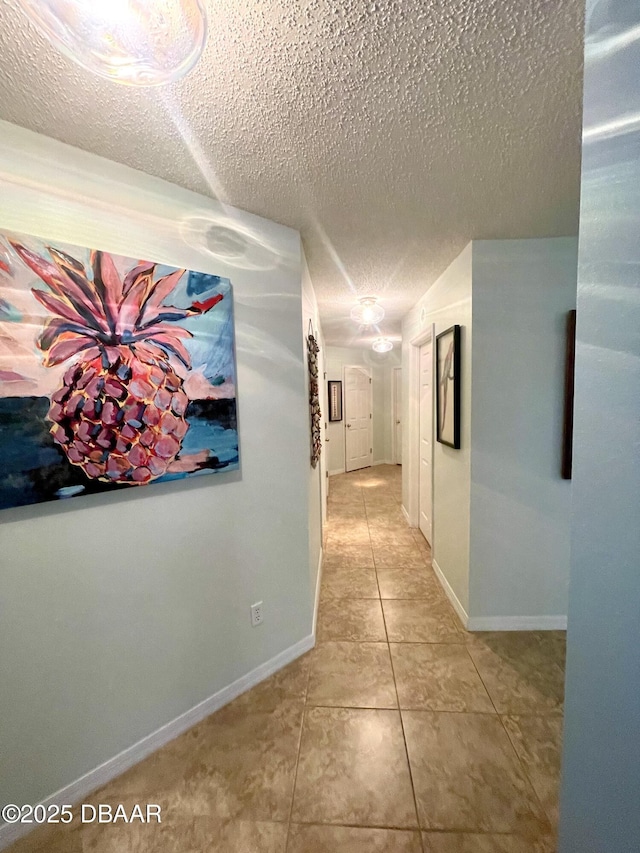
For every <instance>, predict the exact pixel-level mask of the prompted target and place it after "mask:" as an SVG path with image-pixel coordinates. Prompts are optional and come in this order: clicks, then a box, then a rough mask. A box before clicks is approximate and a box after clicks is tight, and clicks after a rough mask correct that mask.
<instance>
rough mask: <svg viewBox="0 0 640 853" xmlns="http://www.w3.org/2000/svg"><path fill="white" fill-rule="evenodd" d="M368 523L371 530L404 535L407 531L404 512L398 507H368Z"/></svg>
mask: <svg viewBox="0 0 640 853" xmlns="http://www.w3.org/2000/svg"><path fill="white" fill-rule="evenodd" d="M366 509H367V521H368V523H369V526H370V528H371V530H372V531H373V530H394V531H396V532H398V533H404V531H406V530H407V520H406V518H405V517H404V514H403V512H402V510H401V509H400V508H399V507H397V506H394V507H391V508H390V507H388V506H378V507H373V506H367V508H366Z"/></svg>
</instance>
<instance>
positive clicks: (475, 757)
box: [402, 646, 550, 838]
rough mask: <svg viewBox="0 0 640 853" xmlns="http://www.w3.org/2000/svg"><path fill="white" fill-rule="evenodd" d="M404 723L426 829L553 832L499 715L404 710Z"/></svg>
mask: <svg viewBox="0 0 640 853" xmlns="http://www.w3.org/2000/svg"><path fill="white" fill-rule="evenodd" d="M447 648H449V649H451V648H455V647H454V646H448V647H447ZM402 719H403V722H404V731H405V736H406V739H407V749H408V751H409V761H410V763H411V773H412V776H413V783H414V787H415V792H416V800H417V803H418V814H419V816H420V825H421V826H422V828H423V829H431V830H456V831H458V832H465V831H466V832H505V833H515V834H521V835H526V836H528V837H534V838H535V837H538V836H539V835H542V834H544V833H545V832H548V831H549V829H550V827H549V823H548V821H547V819H546V817H545V815H544V812H543V811H542V808H541V806H540V804H539V802H538V799H537V797H536V796H535V793H534V791H533V789H532V788H531V785H530V784H529V781H528V780H527V778H526V776H525V775H524V772H523V770H522V768H521V766H520V764H519V762H518V759H517V758H516V755H515V753H514V751H513V747H512V746H511V743H510V741H509V738H508V737H507V733H506V732H505V730H504V728H503V726H502V723H501V721H500V719H499V718H498V717H497V716H495V715H492V714H449V713H433V712H431V711H403V712H402Z"/></svg>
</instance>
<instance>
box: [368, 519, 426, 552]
mask: <svg viewBox="0 0 640 853" xmlns="http://www.w3.org/2000/svg"><path fill="white" fill-rule="evenodd" d="M370 526H371V544H372V545H373V547H374V548H385V547H392V548H395V549H396V551H400V550H402V549H403V548H409V549H410V550H412V549H415V548H416V547H417V544H416V541H415V539H414V538H413V534H412V533H411V530H410V529H409V528H408V527H407V526H406V524H405V528H404V530H389V529H384V528H382V529H381V528H378V527H376V526H375V525H370Z"/></svg>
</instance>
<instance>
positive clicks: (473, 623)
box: [467, 616, 567, 631]
mask: <svg viewBox="0 0 640 853" xmlns="http://www.w3.org/2000/svg"><path fill="white" fill-rule="evenodd" d="M566 629H567V617H566V616H471V617H470V618H469V622H468V624H467V631H566Z"/></svg>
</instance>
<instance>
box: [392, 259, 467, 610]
mask: <svg viewBox="0 0 640 853" xmlns="http://www.w3.org/2000/svg"><path fill="white" fill-rule="evenodd" d="M471 254H472V253H471V243H469V245H468V246H467V247H466V248H465V249H464V250H463V251H462V252H461V254H460V255H458V257H457V258H456V259H455V261H453V263H452V264H451V265H450V266H449V267H448V268H447V269H446V270H445V272H444V273H443V274H442V275H441V276H440V278H439V279H438V280H437V281H436V282H435V283H434V284H433V285H432V286H431V287H430V288H429V290H428V291H427V292H426V293H425V295H424V296H423V297H422V299H421V300H420V301H419V302H418V304H417V305H416V306H415V307H414V308H413V309H412V310H411V311H410V312H409V313H408V314H407V316H406V317H405V318H404V321H403V324H402V399H403V409H404V417H403V422H404V424H405V425H406V426H407V429H406V430H405V434H404V440H403V445H404V446H403V457H402V459H403V478H402V480H403V483H402V500H403V505H404V507H405V510H406V512H407V513H408V515H409V518H410V519H411V523H412V524H413V525H414V526H417V524H418V493H417V488H416V487H414V488H412V487H411V482H412V478H411V477H410V476H409V469H410V467H411V466H413V467H414V468H415V470H416V471H417V465H418V462H417V460H418V428H419V397H418V375H417V370H416V369H415V364H414V360H413V359H412V357H411V355H412V349H413V346H412V344H411V341H412V340H413V339H414V338H416V336H418V335H420V334H421V332H423V331H424V330H426V329H428V328H429V326H430V325H431V324H432V323H435V327H436V328H435V332H436V335H438V334H439V333H440V332H442V331H444V330H445V329H448V328H449V327H450V326H453V325H454V324H456V323H457V324H459V325H460V326H461V327H462V328H461V340H462V376H461V382H462V385H461V394H462V401H461V402H462V405H461V424H460V428H461V448H460V450H454V449H453V448H451V447H447V446H446V445H444V444H439V443H437V442H434V459H433V477H434V492H433V496H434V506H433V540H434V541H433V543H432V545H433V559H434V563H437V565H438V567H439V568H440V570H441V571H442V573H443V574H444V576H445V578H446V580H447V582H448V584H449V585H450V587H451V589H452V590H453V592H454V594H455V596H456V598H457V599H458V601H459V602H460V604H461V605H462V607H463V608H464V610H465V611H467V610H468V606H469V501H470V463H471V347H472V334H471ZM474 334H475V332H474ZM434 352H435V347H434Z"/></svg>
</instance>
